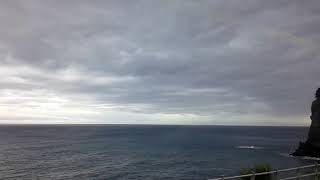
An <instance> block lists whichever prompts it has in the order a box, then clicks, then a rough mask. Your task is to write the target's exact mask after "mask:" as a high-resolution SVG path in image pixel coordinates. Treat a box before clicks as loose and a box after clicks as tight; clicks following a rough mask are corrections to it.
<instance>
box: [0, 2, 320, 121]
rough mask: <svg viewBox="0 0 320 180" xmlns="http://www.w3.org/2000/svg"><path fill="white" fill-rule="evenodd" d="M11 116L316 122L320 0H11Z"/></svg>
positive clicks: (5, 46) (5, 77) (2, 107)
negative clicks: (313, 114)
mask: <svg viewBox="0 0 320 180" xmlns="http://www.w3.org/2000/svg"><path fill="white" fill-rule="evenodd" d="M0 23H1V28H0V63H1V66H0V77H1V78H0V123H116V124H123V123H126V124H128V123H129V124H131V123H134V124H225V125H309V123H310V120H309V114H310V104H311V102H312V100H313V99H314V92H315V90H316V88H318V87H320V33H319V29H320V2H319V0H308V1H301V0H267V1H266V0H256V1H255V0H208V1H206V0H196V1H188V0H181V1H179V0H145V1H136V0H130V1H129V0H128V1H119V0H114V1H102V0H101V1H95V0H90V1H88V0H77V1H75V0H74V1H73V0H70V1H55V0H28V1H26V0H2V1H1V2H0Z"/></svg>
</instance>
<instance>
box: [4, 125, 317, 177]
mask: <svg viewBox="0 0 320 180" xmlns="http://www.w3.org/2000/svg"><path fill="white" fill-rule="evenodd" d="M307 132H308V128H306V127H257V126H256V127H254V126H250V127H249V126H162V125H1V126H0V179H5V180H7V179H23V180H28V179H32V180H33V179H40V180H49V179H50V180H52V179H54V180H55V179H58V180H68V179H75V180H87V179H89V180H91V179H92V180H96V179H97V180H98V179H108V180H127V179H128V180H140V179H143V180H148V179H157V180H158V179H159V180H170V179H177V180H189V179H190V180H191V179H192V180H206V179H209V178H216V177H220V176H222V175H224V176H231V175H238V174H239V171H240V170H241V169H243V168H246V167H252V166H254V165H257V164H269V165H270V166H271V167H272V168H273V169H278V168H290V167H296V166H301V165H309V164H313V163H315V162H316V159H311V158H303V157H300V158H298V157H292V156H290V155H289V154H290V152H292V151H294V150H295V148H296V147H297V145H298V143H299V141H303V140H305V138H306V135H307Z"/></svg>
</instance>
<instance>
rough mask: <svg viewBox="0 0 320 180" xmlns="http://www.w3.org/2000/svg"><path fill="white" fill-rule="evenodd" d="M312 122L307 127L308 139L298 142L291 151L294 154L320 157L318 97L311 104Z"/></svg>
mask: <svg viewBox="0 0 320 180" xmlns="http://www.w3.org/2000/svg"><path fill="white" fill-rule="evenodd" d="M310 118H311V120H312V123H311V126H310V129H309V134H308V139H307V141H306V142H304V143H300V144H299V147H298V149H297V150H296V151H295V152H294V153H292V154H291V155H294V156H310V157H320V99H319V98H317V99H316V100H315V101H313V103H312V106H311V116H310Z"/></svg>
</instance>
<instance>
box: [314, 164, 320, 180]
mask: <svg viewBox="0 0 320 180" xmlns="http://www.w3.org/2000/svg"><path fill="white" fill-rule="evenodd" d="M314 172H315V174H316V175H315V176H314V177H315V178H314V179H315V180H318V179H319V172H318V162H316V166H315V170H314Z"/></svg>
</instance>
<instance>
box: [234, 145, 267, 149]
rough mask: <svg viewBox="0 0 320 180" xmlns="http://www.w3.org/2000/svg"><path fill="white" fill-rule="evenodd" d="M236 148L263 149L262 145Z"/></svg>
mask: <svg viewBox="0 0 320 180" xmlns="http://www.w3.org/2000/svg"><path fill="white" fill-rule="evenodd" d="M237 148H238V149H263V147H258V146H237Z"/></svg>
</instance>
